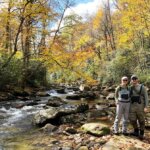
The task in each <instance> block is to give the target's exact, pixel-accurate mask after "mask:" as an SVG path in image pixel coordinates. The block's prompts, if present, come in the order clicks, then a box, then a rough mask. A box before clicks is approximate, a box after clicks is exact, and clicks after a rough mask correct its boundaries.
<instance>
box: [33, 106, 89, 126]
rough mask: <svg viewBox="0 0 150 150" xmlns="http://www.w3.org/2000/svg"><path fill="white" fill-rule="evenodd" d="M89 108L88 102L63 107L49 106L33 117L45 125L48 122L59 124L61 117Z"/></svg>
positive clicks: (35, 120) (35, 122)
mask: <svg viewBox="0 0 150 150" xmlns="http://www.w3.org/2000/svg"><path fill="white" fill-rule="evenodd" d="M88 109H89V106H88V104H81V105H63V106H61V107H57V108H56V107H49V108H48V109H46V110H40V111H39V112H38V113H37V114H35V115H34V117H33V123H34V124H36V125H42V126H43V125H44V124H46V123H52V124H59V123H60V118H61V117H62V116H66V115H69V114H74V113H80V112H84V111H86V110H88Z"/></svg>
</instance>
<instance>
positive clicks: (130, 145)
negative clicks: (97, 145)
mask: <svg viewBox="0 0 150 150" xmlns="http://www.w3.org/2000/svg"><path fill="white" fill-rule="evenodd" d="M121 149H122V150H148V149H150V144H146V143H144V142H142V141H140V140H138V139H136V138H133V137H126V136H114V137H112V138H111V139H110V140H109V141H108V142H107V143H106V144H104V145H103V147H102V150H121Z"/></svg>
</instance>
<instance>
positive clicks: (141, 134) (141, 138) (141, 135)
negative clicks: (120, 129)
mask: <svg viewBox="0 0 150 150" xmlns="http://www.w3.org/2000/svg"><path fill="white" fill-rule="evenodd" d="M143 138H144V130H140V135H139V139H140V140H143Z"/></svg>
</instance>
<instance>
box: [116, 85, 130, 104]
mask: <svg viewBox="0 0 150 150" xmlns="http://www.w3.org/2000/svg"><path fill="white" fill-rule="evenodd" d="M118 101H119V102H124V103H128V102H130V90H129V88H128V87H126V88H123V87H121V86H120V87H119V91H118Z"/></svg>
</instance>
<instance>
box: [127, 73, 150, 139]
mask: <svg viewBox="0 0 150 150" xmlns="http://www.w3.org/2000/svg"><path fill="white" fill-rule="evenodd" d="M130 95H131V105H130V117H129V119H130V123H131V125H132V126H133V128H134V131H133V132H132V133H131V135H133V136H137V137H139V138H140V139H141V140H142V139H143V137H144V130H145V112H147V106H148V102H149V101H148V93H147V90H146V88H145V87H144V85H142V84H139V80H138V77H137V76H136V75H132V76H131V93H130Z"/></svg>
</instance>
